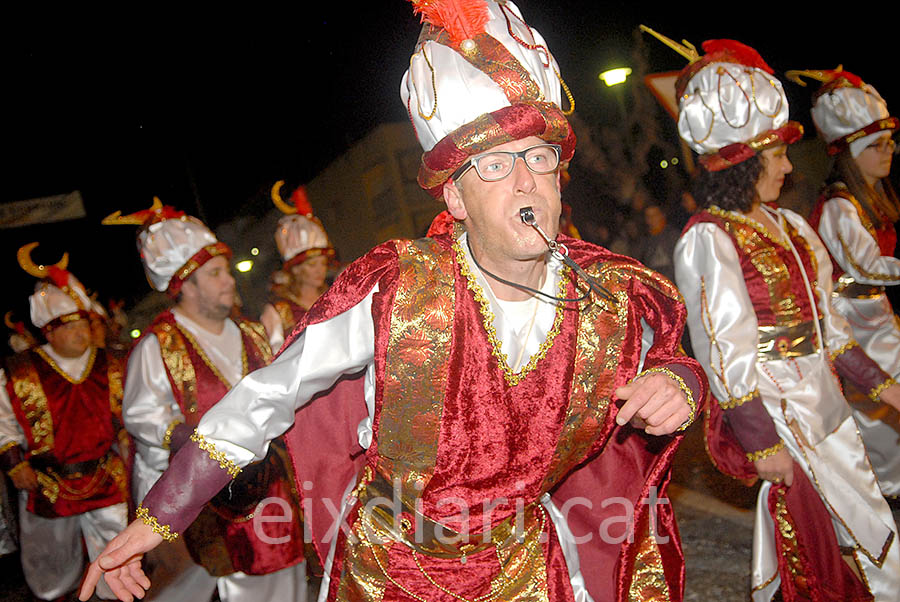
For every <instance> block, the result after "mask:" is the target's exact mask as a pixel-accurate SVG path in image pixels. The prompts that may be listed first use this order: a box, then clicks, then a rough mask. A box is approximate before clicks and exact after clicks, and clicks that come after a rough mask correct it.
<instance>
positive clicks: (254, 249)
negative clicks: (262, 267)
mask: <svg viewBox="0 0 900 602" xmlns="http://www.w3.org/2000/svg"><path fill="white" fill-rule="evenodd" d="M250 254H251V255H253V256H256V255H259V249H258V248H257V247H253V248H252V249H250Z"/></svg>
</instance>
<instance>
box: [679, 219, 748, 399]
mask: <svg viewBox="0 0 900 602" xmlns="http://www.w3.org/2000/svg"><path fill="white" fill-rule="evenodd" d="M674 260H675V281H676V283H677V285H678V289H679V290H680V291H681V294H682V295H683V296H684V301H685V305H686V306H687V310H688V316H687V323H688V330H689V332H690V335H691V345H692V346H693V348H694V356H695V357H696V358H697V360H698V361H699V362H700V364H701V365H702V366H703V369H704V370H705V371H706V375H707V376H708V377H709V386H710V389H711V391H712V393H713V395H715V397H716V399H718V400H719V401H720V402H726V401H728V400H729V399H735V398H741V397H744V396H747V395H749V394H751V393H753V392H755V391H756V390H757V372H756V362H757V359H756V353H757V337H758V335H757V320H756V312H755V311H754V309H753V304H752V302H751V301H750V294H749V293H748V292H747V285H746V284H745V282H744V275H743V271H742V270H741V264H740V260H739V259H738V255H737V251H736V250H735V248H734V244H733V243H732V242H731V239H730V238H729V237H728V235H727V234H726V233H725V232H724V231H723V230H722V229H721V228H719V227H718V226H717V225H715V224H712V223H698V224H695V225H693V226H692V227H691V228H690V229H689V230H688V231H687V232H685V233H684V234H683V235H682V236H681V238H680V239H678V244H676V245H675V253H674Z"/></svg>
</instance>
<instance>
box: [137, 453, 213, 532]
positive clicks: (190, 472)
mask: <svg viewBox="0 0 900 602" xmlns="http://www.w3.org/2000/svg"><path fill="white" fill-rule="evenodd" d="M230 481H231V475H229V474H228V472H227V471H226V470H224V469H223V468H222V467H220V466H219V462H218V461H216V460H213V459H212V458H211V457H210V455H209V453H208V452H206V451H204V450H202V449H200V447H199V446H198V445H197V443H195V442H193V441H188V442H187V443H185V444H184V446H182V448H181V449H180V450H179V451H178V453H176V454H175V455H174V456H173V457H172V459H171V461H170V462H169V468H167V469H166V471H165V472H164V473H163V474H162V476H161V477H160V478H159V480H158V481H157V482H156V484H155V485H154V486H153V488H152V489H150V492H149V493H147V497H145V498H144V501H143V502H142V503H141V505H142V506H143V507H144V508H146V509H147V511H148V512H149V513H150V515H151V516H153V517H154V518H156V520H157V521H159V522H160V523H161V524H163V525H168V526H169V528H170V529H171V530H172V531H173V532H175V533H181V532H182V531H184V530H185V529H186V528H187V527H188V526H190V524H191V523H192V522H194V519H196V518H197V516H198V515H199V514H200V511H201V510H203V506H204V505H205V504H206V502H208V501H209V500H211V499H212V498H213V496H215V495H216V494H217V493H218V492H219V491H221V489H222V488H223V487H224V486H225V485H227V484H228V483H229V482H230Z"/></svg>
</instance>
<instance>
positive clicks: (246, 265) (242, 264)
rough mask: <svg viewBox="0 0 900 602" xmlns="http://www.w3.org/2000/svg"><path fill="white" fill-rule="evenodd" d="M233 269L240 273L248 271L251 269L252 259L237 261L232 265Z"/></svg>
mask: <svg viewBox="0 0 900 602" xmlns="http://www.w3.org/2000/svg"><path fill="white" fill-rule="evenodd" d="M234 269H236V270H237V271H238V272H241V273H244V272H249V271H250V270H252V269H253V260H252V259H245V260H244V261H239V262H237V263H236V264H235V265H234Z"/></svg>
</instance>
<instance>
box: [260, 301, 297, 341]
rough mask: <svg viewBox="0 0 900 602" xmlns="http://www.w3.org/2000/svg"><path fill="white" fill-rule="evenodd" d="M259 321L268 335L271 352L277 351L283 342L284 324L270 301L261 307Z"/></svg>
mask: <svg viewBox="0 0 900 602" xmlns="http://www.w3.org/2000/svg"><path fill="white" fill-rule="evenodd" d="M259 321H260V323H261V324H262V325H263V328H265V329H266V334H267V335H269V347H271V349H272V352H273V353H275V352H277V351H278V350H279V349H281V346H282V345H283V344H284V334H285V333H284V326H283V324H282V323H281V316H279V315H278V310H276V309H275V306H274V305H272V304H271V303H266V306H265V307H263V311H262V314H261V315H260V316H259ZM288 334H290V333H288Z"/></svg>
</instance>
